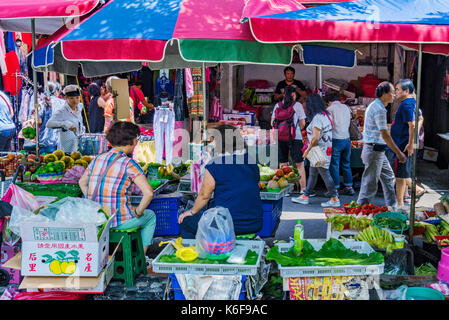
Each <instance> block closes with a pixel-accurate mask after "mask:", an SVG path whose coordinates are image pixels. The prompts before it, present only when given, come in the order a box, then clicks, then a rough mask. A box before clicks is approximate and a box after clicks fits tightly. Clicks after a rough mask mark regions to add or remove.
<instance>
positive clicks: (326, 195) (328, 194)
mask: <svg viewBox="0 0 449 320" xmlns="http://www.w3.org/2000/svg"><path fill="white" fill-rule="evenodd" d="M338 194H339V192H338V189H337V196H338ZM324 196H325V197H326V198H330V197H331V194H330V192H329V191H326V192H325V193H324Z"/></svg>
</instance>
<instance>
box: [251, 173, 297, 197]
mask: <svg viewBox="0 0 449 320" xmlns="http://www.w3.org/2000/svg"><path fill="white" fill-rule="evenodd" d="M294 174H295V172H294V171H293V169H292V168H291V167H284V168H282V169H277V170H276V171H275V174H274V176H273V177H272V178H271V180H270V181H268V183H266V184H265V182H260V183H259V187H260V190H266V191H268V192H279V191H281V189H284V188H286V187H288V180H287V179H288V177H292V175H294Z"/></svg>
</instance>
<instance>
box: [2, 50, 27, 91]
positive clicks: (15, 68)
mask: <svg viewBox="0 0 449 320" xmlns="http://www.w3.org/2000/svg"><path fill="white" fill-rule="evenodd" d="M5 63H6V67H7V69H8V71H7V72H6V74H5V75H4V76H3V82H4V91H7V92H9V93H10V94H11V95H13V96H16V95H17V94H18V89H20V87H21V86H22V79H21V78H20V77H17V89H16V76H15V74H16V72H18V73H20V62H19V58H18V56H17V54H16V52H15V51H14V50H11V51H9V52H8V53H7V54H6V55H5Z"/></svg>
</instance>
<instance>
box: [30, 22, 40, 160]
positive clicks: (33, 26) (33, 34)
mask: <svg viewBox="0 0 449 320" xmlns="http://www.w3.org/2000/svg"><path fill="white" fill-rule="evenodd" d="M31 39H32V42H33V43H32V47H33V53H32V54H33V56H32V61H34V50H35V49H36V21H35V20H34V18H31ZM32 64H33V63H31V65H32ZM33 99H34V116H35V121H36V158H37V159H39V104H38V103H37V72H36V70H35V69H34V67H33Z"/></svg>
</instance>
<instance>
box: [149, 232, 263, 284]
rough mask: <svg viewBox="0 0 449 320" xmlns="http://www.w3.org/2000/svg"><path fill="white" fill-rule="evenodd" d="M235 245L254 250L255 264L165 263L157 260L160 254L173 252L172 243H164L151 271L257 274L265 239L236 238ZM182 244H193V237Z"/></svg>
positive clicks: (194, 242) (202, 273) (194, 241)
mask: <svg viewBox="0 0 449 320" xmlns="http://www.w3.org/2000/svg"><path fill="white" fill-rule="evenodd" d="M174 240H175V239H173V241H174ZM235 243H236V245H243V246H246V247H248V249H249V250H252V251H255V252H256V253H257V255H258V258H257V262H256V264H255V265H243V264H200V263H166V262H159V259H160V257H161V256H162V255H171V254H173V253H174V252H175V249H174V248H173V246H172V245H166V246H165V248H164V249H163V250H162V251H161V252H160V253H159V255H158V256H157V257H156V259H155V260H154V261H153V263H152V266H153V272H155V273H184V274H185V273H187V274H201V275H214V274H215V275H234V276H236V275H247V276H253V275H256V274H257V269H258V268H259V266H260V260H261V259H262V253H263V250H264V247H265V241H262V240H236V241H235ZM182 244H183V245H184V246H195V244H196V240H195V239H184V240H182Z"/></svg>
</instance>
